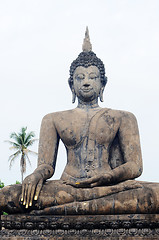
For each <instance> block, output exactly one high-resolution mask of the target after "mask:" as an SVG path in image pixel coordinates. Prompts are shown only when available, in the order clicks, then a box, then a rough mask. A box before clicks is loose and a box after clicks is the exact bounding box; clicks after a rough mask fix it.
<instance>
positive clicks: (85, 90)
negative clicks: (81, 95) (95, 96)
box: [80, 87, 93, 93]
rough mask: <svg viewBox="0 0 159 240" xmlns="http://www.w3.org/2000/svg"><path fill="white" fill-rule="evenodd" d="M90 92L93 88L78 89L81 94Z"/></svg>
mask: <svg viewBox="0 0 159 240" xmlns="http://www.w3.org/2000/svg"><path fill="white" fill-rule="evenodd" d="M91 90H93V88H90V87H82V88H80V91H82V92H86V93H87V92H90V91H91Z"/></svg>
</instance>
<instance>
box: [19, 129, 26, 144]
mask: <svg viewBox="0 0 159 240" xmlns="http://www.w3.org/2000/svg"><path fill="white" fill-rule="evenodd" d="M26 130H27V127H22V129H21V132H20V133H19V136H21V139H22V142H23V143H24V142H25V137H26Z"/></svg>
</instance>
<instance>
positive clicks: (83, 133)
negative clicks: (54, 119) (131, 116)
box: [57, 115, 119, 147]
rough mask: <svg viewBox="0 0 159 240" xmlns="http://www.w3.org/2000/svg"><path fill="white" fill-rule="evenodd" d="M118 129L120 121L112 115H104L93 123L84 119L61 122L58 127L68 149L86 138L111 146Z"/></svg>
mask: <svg viewBox="0 0 159 240" xmlns="http://www.w3.org/2000/svg"><path fill="white" fill-rule="evenodd" d="M118 128H119V123H118V121H117V120H116V119H115V118H113V117H111V116H110V115H102V116H101V117H100V118H99V119H97V120H96V121H92V122H90V121H87V120H86V119H83V118H79V119H76V118H75V119H71V121H70V122H66V121H59V122H58V125H57V131H58V134H59V136H60V138H61V140H62V141H63V143H64V144H65V146H66V147H76V145H79V144H80V143H82V142H83V141H84V139H86V138H87V139H88V141H90V139H91V141H94V142H96V144H99V145H109V144H110V143H111V142H112V141H113V139H114V137H115V135H116V133H117V131H118Z"/></svg>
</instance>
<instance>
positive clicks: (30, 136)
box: [25, 132, 35, 144]
mask: <svg viewBox="0 0 159 240" xmlns="http://www.w3.org/2000/svg"><path fill="white" fill-rule="evenodd" d="M33 137H35V133H34V132H29V133H28V134H27V135H26V137H25V144H26V143H27V142H28V141H29V140H31V139H32V138H33Z"/></svg>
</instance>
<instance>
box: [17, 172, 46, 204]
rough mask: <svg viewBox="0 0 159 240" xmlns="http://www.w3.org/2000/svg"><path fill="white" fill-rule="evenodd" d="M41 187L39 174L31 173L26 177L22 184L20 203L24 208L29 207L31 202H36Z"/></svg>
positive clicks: (41, 181)
mask: <svg viewBox="0 0 159 240" xmlns="http://www.w3.org/2000/svg"><path fill="white" fill-rule="evenodd" d="M42 185H43V178H42V175H41V174H40V173H33V174H31V175H29V176H28V177H26V178H25V179H24V181H23V183H22V197H21V202H22V203H23V205H25V208H28V207H31V206H32V203H33V200H37V199H38V197H39V193H40V191H41V188H42Z"/></svg>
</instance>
